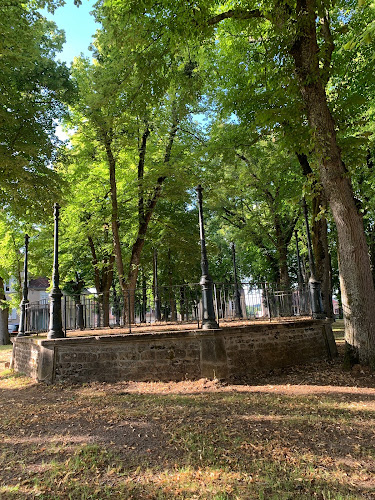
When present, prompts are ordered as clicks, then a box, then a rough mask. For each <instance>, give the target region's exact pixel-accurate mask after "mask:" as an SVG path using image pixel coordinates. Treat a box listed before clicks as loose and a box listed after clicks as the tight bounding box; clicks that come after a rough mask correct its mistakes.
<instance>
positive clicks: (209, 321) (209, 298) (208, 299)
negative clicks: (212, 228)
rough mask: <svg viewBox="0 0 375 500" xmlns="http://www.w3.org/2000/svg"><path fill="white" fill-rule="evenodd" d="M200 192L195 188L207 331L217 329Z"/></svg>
mask: <svg viewBox="0 0 375 500" xmlns="http://www.w3.org/2000/svg"><path fill="white" fill-rule="evenodd" d="M202 191H203V188H202V186H201V185H199V186H198V187H197V193H198V209H199V232H200V242H201V269H202V276H201V279H200V282H199V284H200V285H201V287H202V309H203V311H202V329H203V330H208V329H212V328H219V325H218V324H217V322H216V319H215V309H214V299H213V291H212V288H213V286H212V278H211V276H210V274H209V272H208V260H207V251H206V240H205V234H204V224H203V204H202Z"/></svg>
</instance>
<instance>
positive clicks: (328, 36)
mask: <svg viewBox="0 0 375 500" xmlns="http://www.w3.org/2000/svg"><path fill="white" fill-rule="evenodd" d="M321 31H322V35H323V38H324V45H323V46H322V48H321V49H320V55H321V61H322V63H323V67H322V69H321V71H320V73H321V76H322V80H323V83H324V85H327V83H328V80H329V78H330V76H331V72H330V69H331V60H332V53H333V51H334V49H335V44H334V43H333V37H332V33H331V29H330V27H329V19H328V18H327V16H324V17H323V19H322V30H321Z"/></svg>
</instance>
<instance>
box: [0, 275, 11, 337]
mask: <svg viewBox="0 0 375 500" xmlns="http://www.w3.org/2000/svg"><path fill="white" fill-rule="evenodd" d="M8 316H9V307H7V305H6V297H5V291H4V280H3V278H1V277H0V345H7V344H10V336H9V331H8Z"/></svg>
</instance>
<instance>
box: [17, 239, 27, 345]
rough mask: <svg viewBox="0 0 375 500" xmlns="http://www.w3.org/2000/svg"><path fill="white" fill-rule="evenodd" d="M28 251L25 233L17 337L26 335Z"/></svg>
mask: <svg viewBox="0 0 375 500" xmlns="http://www.w3.org/2000/svg"><path fill="white" fill-rule="evenodd" d="M28 252H29V235H28V234H25V260H24V267H23V289H22V300H21V314H20V326H19V331H18V335H17V337H24V336H25V335H26V333H25V330H26V304H28V303H29V300H28V295H29V288H28V285H27V259H28Z"/></svg>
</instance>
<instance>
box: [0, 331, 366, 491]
mask: <svg viewBox="0 0 375 500" xmlns="http://www.w3.org/2000/svg"><path fill="white" fill-rule="evenodd" d="M336 334H337V336H340V335H341V332H340V331H337V332H336ZM3 352H4V351H0V355H2V353H3ZM8 355H9V351H8ZM0 405H1V410H2V424H1V426H0V434H1V436H0V437H1V444H0V497H1V499H8V498H9V499H16V498H17V499H25V498H26V499H27V498H30V499H31V498H43V499H56V498H59V499H60V498H61V499H65V498H66V499H69V498H71V499H81V498H82V499H89V498H90V499H105V498H113V499H118V498H121V499H123V498H124V499H127V498H129V499H130V498H134V499H175V498H179V499H180V498H190V499H216V500H224V499H241V500H242V499H267V500H268V499H275V500H276V499H277V500H279V499H291V500H292V499H323V500H326V499H337V500H339V499H359V498H365V499H373V498H375V479H374V472H375V448H374V442H375V441H374V437H375V436H374V429H375V425H374V424H375V418H374V417H375V378H374V376H373V374H371V373H368V372H366V370H362V369H357V370H355V371H353V372H351V373H345V372H342V370H341V365H340V360H337V361H335V362H333V363H326V362H320V363H315V364H312V365H309V366H307V367H300V368H294V369H291V370H284V371H279V372H277V373H271V374H269V375H268V376H267V377H258V378H257V379H253V380H249V381H247V384H246V385H245V384H242V385H224V384H221V383H220V382H219V381H209V380H199V381H195V382H192V381H185V382H180V383H174V382H170V383H156V382H152V383H151V382H150V383H137V382H119V383H116V384H99V383H92V384H87V385H81V386H69V385H56V386H45V385H42V384H40V385H38V384H35V383H33V382H32V381H30V380H29V379H26V378H24V377H15V376H14V375H13V374H12V373H11V372H9V371H3V372H2V373H1V375H0Z"/></svg>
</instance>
